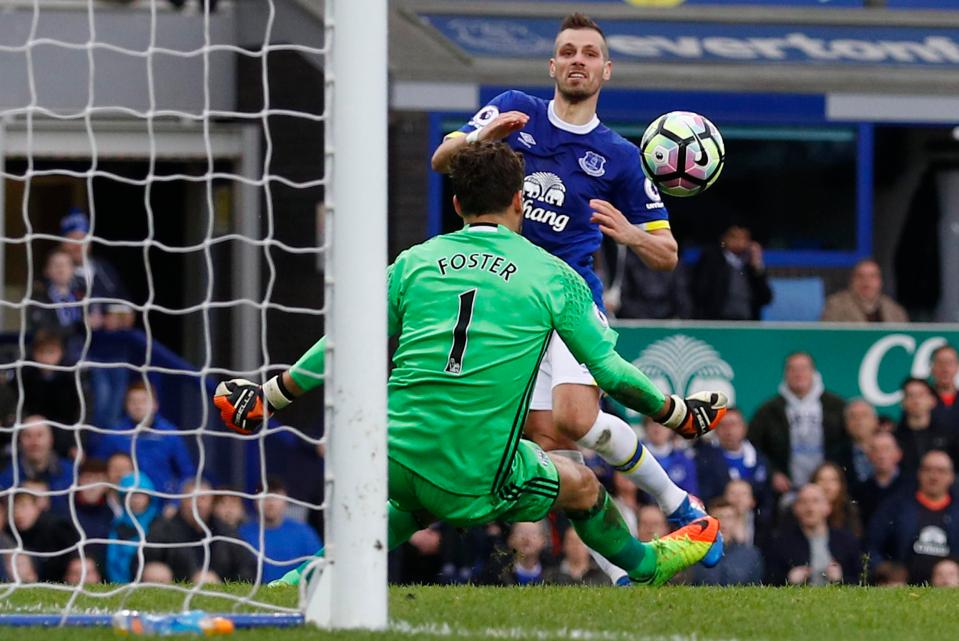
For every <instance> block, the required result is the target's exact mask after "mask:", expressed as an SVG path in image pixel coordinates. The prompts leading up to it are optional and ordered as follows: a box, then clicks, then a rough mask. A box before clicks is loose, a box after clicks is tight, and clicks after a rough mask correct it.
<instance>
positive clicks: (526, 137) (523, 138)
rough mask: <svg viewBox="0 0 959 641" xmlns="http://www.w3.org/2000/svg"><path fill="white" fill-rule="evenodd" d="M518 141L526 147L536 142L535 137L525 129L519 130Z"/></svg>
mask: <svg viewBox="0 0 959 641" xmlns="http://www.w3.org/2000/svg"><path fill="white" fill-rule="evenodd" d="M519 141H520V142H521V143H523V144H524V145H526V147H527V148H529V147H532V146H533V145H535V144H536V139H535V138H533V137H532V136H531V135H530V134H528V133H526V132H525V131H521V132H519Z"/></svg>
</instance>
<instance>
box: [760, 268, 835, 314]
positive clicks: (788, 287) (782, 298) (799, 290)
mask: <svg viewBox="0 0 959 641" xmlns="http://www.w3.org/2000/svg"><path fill="white" fill-rule="evenodd" d="M769 286H770V287H771V288H772V290H773V301H772V302H771V303H770V304H769V305H766V306H765V307H763V309H762V313H761V315H760V316H761V318H762V320H764V321H817V320H819V317H820V316H821V315H822V308H823V305H824V304H825V302H826V291H825V286H824V285H823V281H822V278H819V277H818V276H815V277H810V278H770V279H769Z"/></svg>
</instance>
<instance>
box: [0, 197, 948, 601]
mask: <svg viewBox="0 0 959 641" xmlns="http://www.w3.org/2000/svg"><path fill="white" fill-rule="evenodd" d="M89 225H90V224H89V219H88V218H87V217H86V215H85V214H84V213H83V212H81V211H71V212H70V213H69V215H67V216H66V217H64V219H63V220H62V222H61V236H62V237H63V239H64V240H63V243H62V244H61V245H60V246H58V247H55V248H54V249H53V250H51V251H50V252H49V254H48V255H47V256H46V257H45V260H44V265H45V267H44V269H43V278H42V279H41V280H40V281H39V282H38V283H37V284H36V285H35V286H34V287H33V299H34V300H35V301H36V302H37V303H41V304H40V305H36V306H32V307H30V308H29V309H28V314H27V317H28V320H29V329H30V336H31V339H30V342H29V354H28V362H27V364H25V365H23V366H22V367H19V368H8V369H7V370H5V372H6V373H7V375H8V380H6V381H5V384H3V385H0V418H2V424H3V426H4V428H5V429H4V430H3V432H2V435H3V436H4V437H5V438H6V440H5V442H2V443H0V446H2V447H3V448H4V458H3V462H4V464H3V465H2V466H0V490H8V489H10V488H16V489H15V491H12V492H7V494H6V496H5V498H4V500H0V548H2V549H4V550H6V552H5V553H2V558H3V562H2V563H0V578H2V579H3V580H7V581H10V580H15V579H18V580H19V581H23V582H32V581H37V580H39V581H64V582H68V583H78V582H80V581H81V579H82V580H83V581H86V582H100V581H109V582H121V583H122V582H129V581H132V580H137V579H139V580H142V581H149V582H158V583H169V582H172V581H199V580H203V581H213V582H215V581H226V580H253V579H256V578H257V577H259V578H260V579H261V580H264V581H270V580H272V579H275V578H278V577H280V576H282V575H283V573H284V572H286V571H287V570H288V569H290V568H291V567H293V566H294V565H295V562H292V561H291V560H292V559H297V558H303V557H307V556H309V555H311V554H312V553H313V552H315V551H316V550H317V549H318V548H319V547H320V546H321V545H322V542H321V538H320V534H321V533H320V532H318V531H317V529H316V528H315V527H314V526H313V525H310V524H308V523H307V522H306V521H307V519H306V518H305V517H306V516H308V515H307V511H306V510H303V509H301V508H299V507H296V508H291V503H290V501H288V500H287V497H288V494H287V489H286V486H285V485H284V480H283V479H281V478H279V477H270V478H269V479H268V480H267V483H266V486H265V488H263V489H265V490H266V491H267V492H269V495H270V496H269V497H268V498H265V499H263V500H261V501H259V502H258V504H257V505H254V504H252V503H251V502H250V501H248V500H247V499H245V498H243V494H242V493H241V491H240V489H239V488H234V487H229V486H218V487H213V486H211V484H210V483H209V482H208V481H207V480H206V479H199V482H198V479H197V460H196V459H195V456H194V454H193V452H192V451H191V449H190V447H189V444H188V441H187V439H185V438H184V437H183V436H182V435H181V434H180V433H179V431H178V426H177V425H175V424H174V423H173V422H171V421H170V420H168V419H167V418H165V417H164V415H163V414H162V412H161V408H160V407H159V403H158V401H157V394H156V391H155V390H154V389H153V387H152V385H151V384H150V382H149V381H148V380H145V379H144V378H143V377H139V376H131V375H130V373H129V370H127V369H125V368H122V367H95V366H94V367H91V368H87V369H84V370H82V371H81V374H80V375H79V377H78V376H76V375H75V373H74V371H73V370H72V369H70V366H71V365H74V364H75V363H76V362H77V360H78V358H79V357H80V354H81V353H82V350H83V348H84V342H85V337H86V327H85V326H84V314H83V312H82V308H83V306H84V304H85V303H84V300H85V298H86V297H87V296H88V294H90V295H93V296H95V297H96V298H99V299H109V300H111V301H115V302H111V303H109V304H87V312H86V321H87V323H88V324H89V325H90V326H91V327H92V328H94V329H102V330H104V331H114V330H120V329H125V328H129V327H131V326H132V325H133V324H134V323H135V314H134V312H133V308H132V307H130V306H128V305H125V304H123V301H126V300H129V296H128V294H127V293H126V291H125V289H124V286H123V283H122V280H121V278H120V277H119V274H118V273H117V270H115V269H114V268H113V267H111V266H110V265H109V263H107V262H105V261H103V260H102V259H98V258H96V257H90V256H88V257H87V260H84V252H83V250H82V247H83V243H84V242H85V241H84V239H85V238H86V236H87V234H88V232H89V230H90V226H89ZM630 256H631V254H629V253H627V258H626V267H625V268H624V269H625V272H624V276H623V278H622V282H621V286H620V287H613V288H611V290H612V291H613V292H614V296H615V300H611V301H610V303H611V304H610V307H611V308H613V309H618V310H620V315H622V316H635V315H640V316H643V317H647V318H668V317H681V318H686V317H696V318H720V319H741V320H746V319H756V318H758V310H759V309H760V308H761V307H762V306H763V305H765V304H766V303H768V302H769V300H770V298H771V291H770V288H769V286H768V283H767V280H766V273H765V268H764V265H763V258H762V248H761V247H760V246H759V245H758V244H757V243H755V242H754V241H753V240H752V239H751V237H750V235H749V231H748V230H746V229H744V228H742V227H736V226H733V227H730V228H729V229H728V230H727V231H726V232H725V233H724V234H723V237H722V243H721V244H717V245H716V247H714V248H709V249H707V250H706V251H704V252H703V256H702V258H701V259H700V263H699V264H698V265H697V266H696V268H695V269H693V270H692V271H691V272H690V273H691V278H690V279H689V282H688V283H687V282H686V277H687V276H686V271H685V270H682V269H680V270H678V271H676V272H671V273H661V272H650V274H657V276H656V277H655V278H653V277H651V276H650V275H649V274H646V273H645V272H642V270H643V269H644V268H643V267H642V264H641V262H640V261H637V260H633V259H632V258H635V257H632V258H630ZM662 279H666V280H662ZM687 288H688V289H687ZM685 291H693V292H699V293H698V294H696V295H695V296H692V297H690V296H686V295H684V294H683V292H685ZM707 294H710V295H707ZM712 294H715V296H713V295H712ZM690 299H694V300H697V301H700V302H701V307H700V308H693V306H692V305H691V304H690V303H689V301H690ZM49 303H62V304H63V305H62V306H59V307H49V306H45V304H49ZM88 303H89V302H88ZM629 310H632V311H629ZM824 319H826V320H847V321H859V322H880V321H905V320H907V316H906V314H905V312H904V311H903V310H902V308H901V307H899V306H898V305H897V304H896V303H895V301H893V300H891V299H890V298H889V297H888V296H886V295H885V294H883V293H882V278H881V274H880V273H879V269H878V266H877V265H876V263H875V262H873V261H869V260H866V261H862V262H860V263H858V264H857V265H856V266H855V267H854V269H853V270H852V272H851V277H850V284H849V289H848V290H845V291H842V292H839V293H836V294H834V295H833V296H832V297H830V299H829V300H828V301H827V302H826V305H825V312H824ZM95 357H96V355H93V354H87V358H88V359H94V360H96V358H95ZM102 360H103V361H110V360H111V357H110V355H103V358H102ZM930 371H931V378H930V380H925V379H919V378H910V377H906V376H907V374H908V372H903V376H904V382H903V383H902V392H903V400H902V417H901V419H900V420H899V421H898V422H895V421H893V420H892V419H890V418H888V417H883V416H879V415H877V413H876V411H875V409H874V408H873V407H872V406H871V405H870V404H869V403H867V402H866V401H865V400H862V399H844V398H841V397H840V396H838V395H836V394H834V393H832V392H830V391H829V388H828V386H829V384H830V381H824V380H822V377H821V376H820V374H819V373H818V372H817V370H816V364H815V362H814V360H813V358H812V357H811V356H810V355H809V354H807V353H805V352H801V351H797V352H795V353H793V354H791V355H790V356H789V357H788V358H787V359H786V361H785V363H783V377H782V381H781V382H780V383H779V384H778V389H776V390H774V389H773V387H772V385H771V387H770V398H769V400H768V401H767V402H765V403H764V404H762V405H761V406H760V407H759V408H758V409H757V410H756V411H755V412H754V413H753V415H752V416H744V415H743V413H742V412H740V411H739V410H737V409H735V408H733V409H730V411H729V412H728V413H727V414H726V416H725V417H724V419H723V420H722V422H721V423H720V425H719V426H718V428H717V429H716V430H715V432H714V433H713V434H711V435H709V436H708V437H707V438H705V439H702V440H700V441H699V442H696V443H695V444H694V445H690V444H689V443H688V442H686V441H683V440H682V439H680V438H678V437H677V435H675V434H673V433H672V432H671V431H670V430H668V429H666V428H664V427H662V426H660V425H658V424H656V423H654V422H652V421H647V422H646V423H645V424H644V425H643V426H642V427H640V428H638V429H639V431H640V433H641V435H642V438H643V442H644V444H645V445H646V447H647V448H648V451H649V452H650V453H651V454H652V455H653V456H655V457H656V459H657V460H659V461H660V463H661V464H662V465H663V467H664V469H665V470H666V471H667V473H668V474H669V476H670V478H671V479H672V480H673V481H674V482H675V483H676V484H677V485H679V486H680V487H681V488H683V489H685V490H687V491H689V492H690V493H691V494H694V495H695V496H697V497H699V498H700V499H701V500H702V501H703V502H704V504H705V505H706V507H707V508H708V511H709V512H710V513H711V514H713V515H714V516H716V517H718V518H719V519H720V521H721V523H722V532H723V535H724V536H725V539H726V556H725V558H724V559H723V560H722V561H721V562H720V563H719V565H718V566H716V567H715V568H711V569H708V570H707V569H704V568H702V567H699V566H697V567H696V568H694V569H693V570H691V571H689V572H687V573H685V575H683V576H681V577H680V580H681V581H684V582H689V583H693V584H717V585H734V584H748V583H766V584H773V585H781V584H809V585H824V584H828V583H840V582H842V583H847V584H849V583H851V584H856V583H860V582H868V583H872V584H876V585H896V584H905V583H912V584H919V583H930V584H932V585H936V586H959V565H957V563H956V560H957V559H959V501H957V499H959V495H957V493H956V486H955V480H956V479H955V465H956V463H957V461H959V401H957V389H956V380H957V373H959V358H957V351H956V347H955V346H953V345H944V346H941V347H939V348H938V349H936V350H935V351H934V352H933V353H932V354H931V362H930ZM774 392H775V393H774ZM607 411H610V410H607ZM86 416H89V417H90V418H89V420H84V417H86ZM17 417H22V420H20V421H19V422H17ZM81 422H82V423H84V424H85V425H87V427H85V428H84V429H82V430H78V429H77V428H76V425H77V424H78V423H81ZM14 435H15V436H14ZM11 437H14V438H11ZM14 446H15V447H14ZM78 446H82V449H81V447H78ZM14 453H15V455H14ZM587 462H588V463H589V465H590V467H592V469H593V470H594V471H595V472H596V474H597V476H598V477H599V478H600V479H601V481H602V482H603V484H604V485H605V486H606V488H607V490H608V491H609V493H610V494H611V495H612V496H613V497H614V498H615V501H616V503H617V505H618V506H619V509H620V510H621V512H622V513H623V515H624V517H625V519H626V521H627V524H628V525H629V528H630V530H631V532H632V533H633V534H634V536H636V537H638V538H639V539H641V540H650V539H652V538H654V537H659V536H663V535H664V534H666V533H667V532H668V525H667V521H666V518H665V516H664V515H663V513H662V512H661V511H660V509H659V508H658V507H657V506H656V504H655V502H653V501H651V500H650V499H649V497H647V496H645V495H643V494H642V493H641V492H639V491H637V489H636V487H635V486H634V485H633V484H632V483H631V482H630V481H629V480H627V478H626V477H625V476H623V475H622V474H620V473H618V472H614V471H613V470H612V468H610V467H609V465H608V464H606V463H604V462H603V461H602V460H601V459H600V458H599V457H596V456H589V453H587ZM70 494H72V495H73V500H72V501H71V500H70ZM11 510H12V511H11ZM310 521H311V522H312V520H310ZM211 537H213V538H212V540H211ZM90 540H93V541H94V542H88V541H90ZM143 540H146V541H147V542H151V543H157V544H160V547H150V546H148V547H146V548H145V550H144V554H143V556H142V558H141V556H140V555H138V554H137V545H138V543H139V542H141V541H143ZM81 541H83V542H84V545H83V550H84V555H83V556H82V558H81V555H80V554H79V553H78V547H79V546H78V543H79V542H81ZM171 543H175V544H179V545H178V546H176V547H171V546H167V545H166V544H171ZM260 549H263V550H264V551H265V555H266V557H268V558H269V559H270V561H268V562H264V563H263V564H258V562H257V555H256V552H257V551H258V550H260ZM13 550H18V553H13ZM58 552H60V553H59V554H57V553H58ZM390 578H391V580H393V581H395V582H400V583H465V582H473V583H481V584H498V585H503V584H519V585H525V584H535V583H561V584H573V583H588V584H597V585H608V584H609V579H608V578H607V577H606V575H605V574H603V573H602V572H600V571H599V569H598V568H597V567H596V565H595V564H594V562H593V560H592V559H591V557H590V554H589V551H588V550H587V549H586V548H585V546H584V545H583V542H582V541H581V540H580V539H579V537H578V536H577V535H576V533H575V531H574V530H573V528H572V527H570V526H569V524H568V523H567V522H565V520H564V519H563V518H562V517H559V516H555V515H553V516H551V517H550V518H549V519H548V520H546V521H543V522H540V523H520V524H516V525H514V526H512V527H511V528H507V527H506V526H503V525H500V524H496V523H493V524H489V525H487V526H485V527H481V528H474V529H470V530H467V531H456V530H453V529H451V528H449V527H448V526H445V525H442V524H437V525H435V526H433V527H430V528H427V529H424V530H422V531H420V532H418V533H416V534H415V535H414V536H413V537H412V539H411V540H410V542H409V543H407V544H405V545H403V546H402V547H401V548H399V549H397V550H396V551H394V552H393V553H392V554H391V557H390Z"/></svg>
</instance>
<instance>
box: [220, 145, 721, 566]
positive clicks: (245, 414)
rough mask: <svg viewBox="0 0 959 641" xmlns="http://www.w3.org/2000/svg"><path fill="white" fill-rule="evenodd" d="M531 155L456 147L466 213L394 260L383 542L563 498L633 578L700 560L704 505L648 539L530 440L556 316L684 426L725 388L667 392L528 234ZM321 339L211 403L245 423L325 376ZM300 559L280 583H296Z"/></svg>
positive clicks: (640, 394) (570, 337)
mask: <svg viewBox="0 0 959 641" xmlns="http://www.w3.org/2000/svg"><path fill="white" fill-rule="evenodd" d="M523 177H524V171H523V159H522V157H521V156H519V155H518V154H516V153H514V152H513V151H512V150H511V149H510V148H509V147H508V146H506V145H505V144H503V143H492V142H481V143H479V144H475V145H469V146H467V147H464V148H463V150H462V151H459V152H457V154H456V155H455V156H454V157H453V158H452V160H451V163H450V180H451V182H452V186H453V192H454V194H455V195H454V197H453V204H454V206H455V208H456V211H457V213H459V214H460V215H461V216H462V217H463V219H464V221H465V222H466V226H465V227H464V228H463V229H462V230H460V231H457V232H454V233H451V234H445V235H442V236H438V237H436V238H433V239H432V240H429V241H427V242H425V243H422V244H419V245H416V246H414V247H412V248H410V249H408V250H406V251H405V252H403V253H402V254H400V255H399V257H398V258H397V259H396V262H394V263H393V265H392V266H390V268H389V271H388V285H387V288H388V296H389V305H388V308H389V332H390V334H391V335H398V337H399V344H398V347H397V349H396V352H395V354H394V355H393V361H394V365H395V367H394V369H393V372H392V374H391V375H390V379H389V428H388V438H389V506H388V510H389V548H390V549H393V548H394V547H396V546H398V545H400V544H401V543H403V542H405V541H406V540H407V539H409V538H410V536H412V534H413V533H414V532H416V531H417V530H420V529H422V528H424V527H426V526H427V525H429V524H430V523H431V522H433V521H434V520H443V521H446V522H448V523H450V524H451V525H454V526H457V527H469V526H473V525H481V524H485V523H488V522H490V521H494V520H502V521H507V522H517V521H537V520H540V519H542V518H544V517H545V516H546V515H547V513H548V512H549V511H550V510H553V509H559V510H563V511H565V513H566V515H567V517H568V518H569V520H570V522H571V523H572V525H573V527H574V528H575V529H576V532H577V533H578V534H579V535H580V537H581V538H582V539H583V542H584V543H586V545H587V546H589V547H591V548H593V549H594V550H596V551H597V552H599V553H600V554H602V555H603V556H604V557H606V558H607V559H609V560H610V561H611V562H612V563H614V564H615V565H617V566H618V567H621V568H623V569H624V570H625V571H626V572H627V573H628V575H629V578H630V579H631V580H632V581H633V582H634V583H638V584H647V585H661V584H663V583H665V582H666V581H668V580H669V578H670V577H672V576H673V575H674V574H676V573H677V572H679V571H680V570H683V569H684V568H686V567H689V566H691V565H693V564H695V563H697V562H698V561H699V560H700V559H701V558H702V557H703V556H704V555H705V554H706V552H707V551H708V550H709V547H710V545H712V543H713V541H714V540H715V539H716V535H717V534H718V532H719V523H718V521H716V520H715V519H713V518H711V517H704V518H702V519H699V520H696V521H694V522H692V523H690V524H689V525H687V526H686V527H684V528H681V529H679V530H676V531H675V532H673V533H671V534H669V535H668V536H665V537H663V538H662V539H658V540H654V541H652V542H650V543H642V542H640V541H638V540H636V539H634V538H633V537H632V536H631V535H630V533H629V530H628V529H627V527H626V524H625V523H624V521H623V519H622V516H621V515H620V514H619V511H618V509H617V508H616V506H615V504H614V503H613V501H612V500H611V499H610V498H609V497H608V496H607V494H606V491H605V490H604V489H603V487H602V486H601V485H600V484H599V481H598V480H597V479H596V477H595V475H594V474H593V473H592V471H590V470H589V469H588V468H587V467H585V466H584V465H582V464H580V463H577V462H574V461H573V460H570V459H569V458H565V457H564V456H562V455H561V454H557V453H554V452H550V453H547V452H544V451H543V450H542V449H540V447H539V446H537V445H536V444H534V443H533V442H532V441H528V440H525V439H523V438H522V433H523V424H524V421H525V419H526V413H527V409H528V406H529V400H530V394H531V392H532V389H533V383H534V381H535V379H536V374H537V371H538V367H539V363H540V360H541V359H542V357H543V354H544V353H545V351H546V348H547V346H548V342H549V339H550V335H551V334H552V332H553V330H554V329H555V330H556V331H557V332H558V334H559V335H560V337H562V339H563V340H564V341H565V343H566V344H567V345H568V346H569V348H570V350H571V351H572V353H573V355H574V356H575V357H576V358H577V360H578V361H579V362H582V363H584V364H585V365H586V366H587V367H588V368H589V370H590V372H591V373H592V375H593V376H594V378H595V379H596V383H597V384H598V385H599V387H600V388H602V389H603V390H605V391H606V393H608V394H609V395H610V396H612V397H613V398H614V399H616V400H617V401H619V402H620V403H622V404H624V405H626V406H627V407H630V408H632V409H634V410H636V411H639V412H642V413H643V414H646V415H649V416H652V417H653V418H655V419H656V420H657V421H659V422H661V423H663V424H664V425H666V426H668V427H670V428H672V429H674V430H676V431H677V432H679V433H680V434H682V435H683V436H685V437H687V438H696V437H698V436H701V435H703V434H705V433H706V432H708V431H710V430H711V429H712V428H713V427H714V426H715V425H716V423H717V422H718V421H719V419H720V418H722V416H723V415H724V414H725V411H726V403H727V399H726V397H725V396H724V395H723V394H721V393H716V392H700V393H699V394H696V395H694V396H692V397H690V398H687V399H683V398H681V397H679V396H675V395H674V396H665V395H664V394H663V393H662V392H660V391H659V390H658V389H656V388H655V387H654V386H653V384H652V383H651V382H650V381H649V379H648V378H646V376H645V375H643V374H642V373H641V372H640V371H639V370H637V369H636V368H635V367H633V366H632V365H630V364H629V363H627V362H626V361H625V360H623V359H622V357H620V356H619V355H618V354H617V353H616V351H615V350H614V345H615V340H616V334H615V332H613V331H612V330H611V329H609V328H608V327H607V325H606V323H605V319H604V317H603V316H602V315H601V314H600V313H598V310H596V308H595V304H594V303H593V299H592V294H591V293H590V290H589V288H588V287H587V285H586V283H585V281H584V280H583V279H582V277H580V276H579V275H578V274H577V273H576V272H575V271H573V269H572V268H571V267H569V266H568V265H567V264H566V263H564V262H563V261H562V260H560V259H558V258H555V257H554V256H552V255H550V254H548V253H547V252H545V251H544V250H542V249H540V248H538V247H536V246H535V245H533V244H532V243H530V242H529V241H528V240H526V239H525V238H523V237H522V236H521V235H519V233H517V232H518V231H519V228H520V225H521V223H522V216H523V210H522V194H521V190H522V188H523ZM324 352H325V339H321V340H320V341H319V342H317V343H316V345H314V346H313V347H312V348H310V350H309V351H307V353H306V354H304V355H303V356H302V357H301V358H300V359H299V361H297V363H296V364H295V365H293V367H292V368H291V369H290V370H289V371H287V372H285V373H283V374H282V375H280V376H276V377H274V378H272V379H270V380H269V381H267V382H266V383H265V384H264V385H263V386H262V387H261V386H259V385H256V384H255V383H252V382H250V381H246V380H243V379H234V380H231V381H226V382H224V383H221V384H220V385H219V387H218V388H217V392H216V396H215V398H214V402H215V403H216V405H217V407H218V408H219V409H220V413H221V416H222V417H223V420H224V422H225V423H226V424H227V426H229V427H230V428H232V429H234V430H237V431H239V432H241V433H244V434H250V433H252V432H254V431H256V430H257V429H259V428H260V426H261V425H262V422H263V415H264V403H266V404H268V405H269V406H270V408H271V410H273V411H278V410H282V409H283V408H284V407H286V406H287V405H289V404H290V403H291V402H292V401H293V399H294V398H295V397H297V396H299V395H301V394H303V393H305V392H308V391H310V390H312V389H314V388H316V387H319V386H320V385H321V384H322V379H321V378H320V377H319V376H318V375H320V374H322V373H323V365H324V363H323V361H324ZM305 566H306V564H303V566H301V567H300V568H298V569H296V570H292V571H291V572H289V573H287V575H286V576H284V577H283V578H282V579H280V582H283V583H291V584H295V583H298V582H299V580H300V574H301V572H302V571H303V568H304V567H305Z"/></svg>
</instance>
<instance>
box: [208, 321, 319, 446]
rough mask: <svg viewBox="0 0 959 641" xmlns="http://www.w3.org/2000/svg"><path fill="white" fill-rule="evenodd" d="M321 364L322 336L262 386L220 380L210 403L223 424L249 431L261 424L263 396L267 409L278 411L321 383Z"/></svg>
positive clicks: (239, 380)
mask: <svg viewBox="0 0 959 641" xmlns="http://www.w3.org/2000/svg"><path fill="white" fill-rule="evenodd" d="M325 366H326V337H325V336H324V337H323V338H321V339H320V340H318V341H317V342H316V343H315V344H314V345H313V347H311V348H310V349H308V350H307V351H306V353H305V354H303V356H301V357H300V359H299V360H298V361H296V363H295V364H294V365H293V367H291V368H290V369H288V370H287V371H285V372H283V373H282V374H279V375H277V376H274V377H273V378H271V379H270V380H268V381H267V382H266V383H264V384H263V386H262V387H260V386H259V385H257V384H256V383H254V382H252V381H248V380H246V379H242V378H234V379H232V380H229V381H224V382H222V383H220V384H219V385H218V386H217V388H216V393H215V395H214V396H213V403H214V404H215V405H216V406H217V408H218V409H219V410H220V417H221V418H222V419H223V423H224V424H226V426H227V427H229V428H230V429H231V430H234V431H235V432H239V433H240V434H252V433H254V432H255V431H256V430H257V429H259V427H260V425H262V423H263V416H264V405H263V401H264V399H265V400H266V405H267V406H269V410H270V412H277V411H279V410H282V409H283V408H285V407H286V406H287V405H289V404H290V403H292V402H293V400H294V399H296V398H297V397H299V396H302V395H303V394H306V393H307V392H309V391H311V390H314V389H316V388H317V387H319V386H320V385H322V384H323V373H324V369H325Z"/></svg>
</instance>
